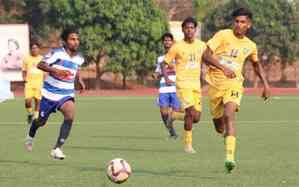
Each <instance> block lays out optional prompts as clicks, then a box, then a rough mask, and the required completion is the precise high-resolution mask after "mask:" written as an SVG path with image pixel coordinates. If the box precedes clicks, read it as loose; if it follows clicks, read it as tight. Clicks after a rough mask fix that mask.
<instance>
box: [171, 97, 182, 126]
mask: <svg viewBox="0 0 299 187" xmlns="http://www.w3.org/2000/svg"><path fill="white" fill-rule="evenodd" d="M170 100H171V101H170V106H171V108H172V111H171V113H170V115H169V117H168V120H167V123H168V124H172V123H173V122H174V121H175V120H180V121H184V119H185V112H184V109H182V108H181V104H180V100H179V99H178V97H177V96H176V93H171V95H170Z"/></svg>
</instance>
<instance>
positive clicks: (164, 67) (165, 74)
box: [161, 62, 174, 85]
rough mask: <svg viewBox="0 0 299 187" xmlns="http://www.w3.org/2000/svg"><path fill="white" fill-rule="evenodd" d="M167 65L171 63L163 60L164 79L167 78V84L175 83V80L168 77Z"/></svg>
mask: <svg viewBox="0 0 299 187" xmlns="http://www.w3.org/2000/svg"><path fill="white" fill-rule="evenodd" d="M167 66H169V64H166V62H162V63H161V70H162V75H163V77H164V79H165V83H166V84H167V85H171V84H173V83H174V82H173V81H172V80H170V79H169V78H168V75H167V71H166V67H167Z"/></svg>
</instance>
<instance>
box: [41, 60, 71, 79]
mask: <svg viewBox="0 0 299 187" xmlns="http://www.w3.org/2000/svg"><path fill="white" fill-rule="evenodd" d="M37 67H38V68H39V69H40V70H42V71H45V72H48V73H49V74H50V75H52V76H54V77H56V78H59V79H67V78H68V77H69V76H71V75H72V73H71V72H70V71H67V70H61V69H57V68H53V67H51V66H50V65H49V64H47V63H46V62H43V61H41V62H40V63H39V64H38V65H37Z"/></svg>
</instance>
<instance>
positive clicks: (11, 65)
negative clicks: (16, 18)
mask: <svg viewBox="0 0 299 187" xmlns="http://www.w3.org/2000/svg"><path fill="white" fill-rule="evenodd" d="M27 54H29V27H28V25H27V24H0V79H4V80H9V81H21V80H22V72H21V68H22V63H23V58H24V55H27Z"/></svg>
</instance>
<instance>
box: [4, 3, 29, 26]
mask: <svg viewBox="0 0 299 187" xmlns="http://www.w3.org/2000/svg"><path fill="white" fill-rule="evenodd" d="M0 3H2V7H3V10H2V11H3V15H1V16H0V24H10V23H11V24H13V23H22V22H23V17H22V15H20V14H18V13H19V11H20V10H21V9H22V8H23V6H24V2H23V1H21V0H2V1H1V0H0Z"/></svg>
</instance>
